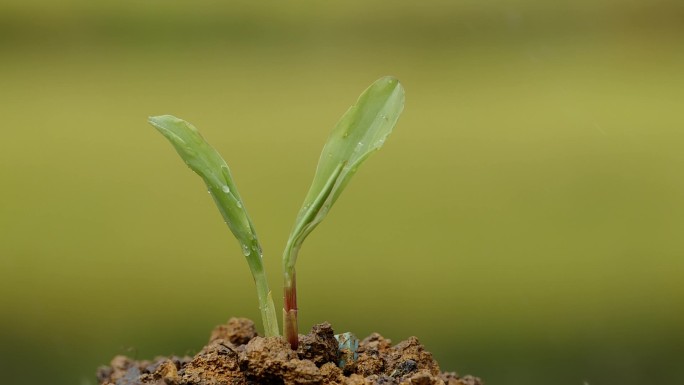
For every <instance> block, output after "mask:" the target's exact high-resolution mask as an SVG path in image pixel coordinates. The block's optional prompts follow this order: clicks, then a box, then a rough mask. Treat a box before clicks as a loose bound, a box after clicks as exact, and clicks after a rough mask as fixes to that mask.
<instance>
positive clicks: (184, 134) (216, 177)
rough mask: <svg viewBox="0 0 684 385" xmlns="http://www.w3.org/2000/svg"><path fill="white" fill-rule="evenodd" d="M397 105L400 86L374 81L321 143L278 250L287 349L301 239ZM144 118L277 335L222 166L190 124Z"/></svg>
mask: <svg viewBox="0 0 684 385" xmlns="http://www.w3.org/2000/svg"><path fill="white" fill-rule="evenodd" d="M403 107H404V90H403V88H402V86H401V84H400V83H399V81H398V80H397V79H395V78H392V77H384V78H381V79H378V80H377V81H375V82H374V83H373V84H372V85H371V86H370V87H368V89H366V90H365V91H364V92H363V93H362V94H361V96H360V97H359V99H358V101H357V102H356V104H354V105H353V106H352V107H351V108H350V109H349V110H348V111H347V112H346V113H345V114H344V115H343V116H342V119H340V121H339V122H338V123H337V125H336V126H335V129H334V130H333V131H332V133H331V135H330V137H329V138H328V142H327V143H326V145H325V147H323V152H322V154H321V157H320V160H319V162H318V167H317V169H316V174H315V176H314V180H313V183H312V185H311V188H310V189H309V192H308V194H307V195H306V198H305V199H304V204H303V205H302V208H301V209H300V211H299V214H298V215H297V219H296V221H295V224H294V228H293V230H292V232H291V234H290V237H289V239H288V241H287V245H286V247H285V251H284V253H283V272H284V280H285V283H284V308H283V334H284V336H285V338H286V339H287V340H288V342H289V343H290V346H291V347H292V348H293V349H296V348H297V345H298V329H297V286H296V274H295V263H296V261H297V255H298V253H299V249H300V248H301V246H302V242H303V241H304V239H306V237H307V236H308V235H309V234H310V233H311V231H313V229H314V228H315V227H316V226H317V225H318V224H319V223H320V222H321V221H322V220H323V218H325V216H326V215H327V214H328V211H330V208H331V207H332V206H333V204H334V203H335V201H337V198H339V196H340V194H341V193H342V191H343V190H344V188H345V187H346V186H347V184H348V183H349V181H350V179H351V177H352V176H353V175H354V174H355V173H356V171H357V169H358V167H359V166H360V165H361V164H362V163H363V162H364V161H365V160H366V159H367V158H368V156H369V155H370V154H371V153H373V152H374V151H376V150H378V149H379V148H380V147H382V145H383V144H384V142H385V139H386V138H387V136H388V135H389V134H390V133H391V132H392V128H393V127H394V125H395V124H396V122H397V120H398V119H399V115H400V114H401V112H402V110H403ZM149 121H150V123H151V124H152V125H153V126H154V127H155V128H157V130H159V132H161V133H162V134H163V135H164V136H165V137H166V138H167V139H168V140H169V141H170V142H171V144H172V145H173V146H174V148H175V149H176V151H177V152H178V154H179V155H180V156H181V158H182V159H183V160H184V161H185V163H186V164H187V165H188V166H189V167H190V168H191V169H192V170H193V171H195V172H196V173H197V174H198V175H199V176H200V177H202V179H203V180H204V183H205V184H206V185H207V188H208V189H209V193H210V194H211V196H212V198H213V199H214V202H215V203H216V205H217V206H218V209H219V211H220V212H221V215H222V216H223V219H224V220H225V222H226V224H227V225H228V227H229V228H230V230H231V231H232V233H233V235H234V236H235V238H237V240H238V241H239V242H240V245H241V248H242V252H243V254H244V256H245V257H246V258H247V263H248V264H249V268H250V270H251V272H252V276H253V277H254V282H255V284H256V287H257V297H258V300H259V309H260V311H261V317H262V321H263V323H264V331H265V334H266V336H277V335H278V321H277V319H276V316H275V307H274V305H273V298H272V294H271V291H270V290H269V288H268V283H267V281H266V274H265V271H264V266H263V262H262V258H263V257H262V252H261V246H260V244H259V241H258V238H257V236H256V232H255V230H254V226H253V224H252V221H251V220H250V219H249V216H248V215H247V211H246V210H245V208H244V204H243V203H242V199H241V198H240V195H239V193H238V191H237V188H236V187H235V183H234V182H233V178H232V176H231V174H230V169H229V168H228V165H227V164H226V162H225V161H224V160H223V159H222V158H221V156H220V155H219V154H218V152H217V151H216V150H214V149H213V148H212V147H211V146H210V145H209V144H208V143H207V142H206V141H205V140H204V138H202V136H201V135H200V133H199V131H197V129H196V128H195V127H194V126H192V125H191V124H190V123H188V122H186V121H184V120H181V119H178V118H175V117H173V116H170V115H163V116H156V117H151V118H150V119H149Z"/></svg>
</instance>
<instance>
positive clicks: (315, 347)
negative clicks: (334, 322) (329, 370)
mask: <svg viewBox="0 0 684 385" xmlns="http://www.w3.org/2000/svg"><path fill="white" fill-rule="evenodd" d="M337 347H338V344H337V340H336V339H335V332H334V331H333V328H332V326H330V324H329V323H327V322H324V323H322V324H319V325H314V327H313V328H311V333H309V334H307V335H300V336H299V348H298V349H297V355H298V356H299V358H300V359H302V360H310V361H313V363H314V364H316V366H318V367H321V366H323V364H325V363H327V362H337V358H338V351H337Z"/></svg>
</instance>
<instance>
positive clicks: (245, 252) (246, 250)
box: [242, 243, 249, 257]
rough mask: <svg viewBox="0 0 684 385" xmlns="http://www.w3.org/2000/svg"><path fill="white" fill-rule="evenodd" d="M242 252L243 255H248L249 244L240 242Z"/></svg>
mask: <svg viewBox="0 0 684 385" xmlns="http://www.w3.org/2000/svg"><path fill="white" fill-rule="evenodd" d="M242 254H243V255H244V256H245V257H248V256H249V246H247V245H245V244H244V243H243V244H242Z"/></svg>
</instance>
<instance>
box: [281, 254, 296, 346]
mask: <svg viewBox="0 0 684 385" xmlns="http://www.w3.org/2000/svg"><path fill="white" fill-rule="evenodd" d="M284 292H285V298H284V301H283V303H284V307H283V335H284V336H285V339H286V340H287V342H289V343H290V347H291V348H292V350H297V347H298V346H299V335H298V330H299V329H298V327H297V277H296V273H295V270H294V267H293V268H292V270H291V271H288V270H285V285H284Z"/></svg>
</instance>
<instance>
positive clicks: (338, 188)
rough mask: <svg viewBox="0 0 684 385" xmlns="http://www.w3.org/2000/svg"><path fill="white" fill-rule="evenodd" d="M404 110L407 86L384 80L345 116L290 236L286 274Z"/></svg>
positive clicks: (326, 147) (338, 125) (376, 84)
mask: <svg viewBox="0 0 684 385" xmlns="http://www.w3.org/2000/svg"><path fill="white" fill-rule="evenodd" d="M403 108H404V89H403V87H402V86H401V84H400V83H399V81H398V80H397V79H395V78H393V77H384V78H381V79H378V80H377V81H375V83H373V84H372V85H371V86H370V87H368V89H366V90H365V91H364V92H363V93H362V94H361V96H360V97H359V99H358V101H357V102H356V104H354V105H353V106H352V107H351V108H349V110H348V111H347V112H346V113H345V114H344V115H343V116H342V119H340V121H339V122H338V123H337V125H336V126H335V128H334V129H333V131H332V133H331V135H330V137H329V138H328V142H327V143H326V144H325V147H323V152H322V153H321V158H320V160H319V162H318V168H317V169H316V175H315V176H314V180H313V183H312V185H311V188H310V189H309V192H308V194H307V195H306V198H305V199H304V204H303V206H302V208H301V210H300V211H299V214H298V215H297V220H296V222H295V226H294V229H293V230H292V233H291V234H290V238H289V240H288V245H287V247H286V250H285V254H284V256H283V262H284V265H285V267H286V271H287V270H293V269H294V265H295V262H296V259H297V253H298V251H299V248H300V246H301V244H302V242H303V241H304V239H305V238H306V237H307V236H308V235H309V234H310V233H311V231H312V230H313V229H314V228H315V227H316V226H317V225H318V224H319V223H320V222H321V221H322V220H323V218H325V216H326V215H327V213H328V211H330V208H331V207H332V206H333V204H334V203H335V201H336V200H337V198H339V196H340V194H341V193H342V191H343V190H344V188H345V187H346V186H347V184H348V183H349V181H350V179H351V177H352V176H353V175H354V174H355V173H356V170H357V169H358V167H359V166H360V165H361V164H362V163H363V162H364V161H365V160H366V159H367V158H368V156H369V155H370V154H371V153H373V152H375V151H377V150H378V149H379V148H380V147H382V145H383V144H384V143H385V139H387V136H388V135H389V134H390V133H391V132H392V129H393V128H394V125H395V124H396V122H397V120H398V119H399V115H400V114H401V112H402V110H403ZM286 275H287V272H286Z"/></svg>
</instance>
